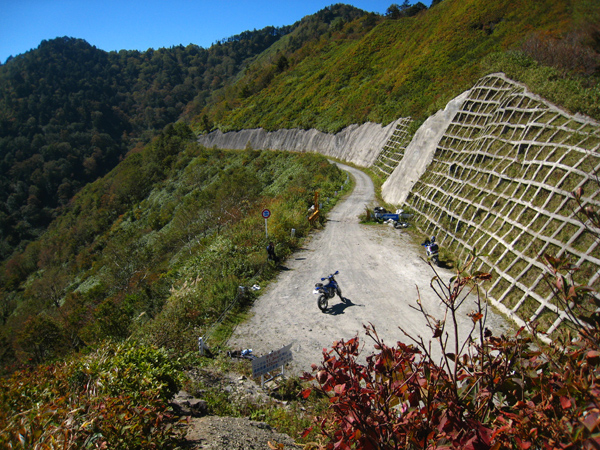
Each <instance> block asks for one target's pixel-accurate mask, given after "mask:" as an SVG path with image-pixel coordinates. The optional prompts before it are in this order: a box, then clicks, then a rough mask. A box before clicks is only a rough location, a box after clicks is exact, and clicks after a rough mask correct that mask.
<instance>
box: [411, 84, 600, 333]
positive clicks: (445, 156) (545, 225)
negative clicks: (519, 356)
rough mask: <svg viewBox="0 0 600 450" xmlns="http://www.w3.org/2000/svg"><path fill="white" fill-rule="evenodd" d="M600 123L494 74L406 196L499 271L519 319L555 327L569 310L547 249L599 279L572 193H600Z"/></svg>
mask: <svg viewBox="0 0 600 450" xmlns="http://www.w3.org/2000/svg"><path fill="white" fill-rule="evenodd" d="M599 146H600V127H599V125H598V123H596V122H593V121H591V120H588V119H586V118H582V117H573V116H569V115H568V114H566V113H564V112H562V111H560V110H559V109H558V108H556V107H554V106H553V105H550V104H549V103H546V102H545V101H544V100H543V99H540V98H539V97H537V96H535V95H533V94H531V93H529V92H528V91H527V90H526V89H525V88H524V87H523V86H521V85H518V84H516V83H514V82H513V81H511V80H509V79H507V78H506V77H504V75H503V74H493V75H489V76H487V77H485V78H482V79H481V80H480V81H479V82H478V84H477V85H476V86H475V87H474V88H473V89H471V92H470V94H469V97H468V99H467V100H466V101H465V102H464V104H463V106H462V108H461V110H459V111H458V113H457V114H456V115H455V116H454V119H453V121H452V123H451V125H450V126H449V127H448V128H447V130H446V133H445V134H444V136H443V137H442V139H441V140H440V142H439V144H438V147H437V149H436V153H435V157H434V159H433V162H432V163H431V165H430V166H429V168H428V170H427V172H426V174H425V175H424V176H423V177H421V179H420V180H419V182H418V183H417V184H416V185H415V187H414V188H413V190H412V191H411V193H410V195H409V197H408V199H407V203H408V205H409V206H410V207H411V208H413V209H414V210H415V211H416V216H415V220H416V225H417V226H418V227H419V228H420V229H422V230H425V231H426V232H427V234H429V235H436V236H437V239H438V240H439V241H440V242H441V245H442V246H443V247H446V248H448V249H449V250H451V251H452V252H453V253H454V254H456V255H458V256H459V260H464V259H465V258H466V256H467V255H468V252H470V251H471V250H472V249H473V248H476V249H477V252H478V253H480V254H482V255H487V256H483V257H482V258H481V259H480V260H479V262H478V264H479V266H478V267H476V269H477V270H483V271H488V272H491V273H492V274H493V282H492V283H493V284H492V285H491V286H490V287H489V289H488V294H489V296H490V299H491V301H492V303H494V304H496V305H497V306H498V307H499V308H500V309H501V310H502V311H504V312H505V313H507V314H509V315H510V316H512V317H513V318H514V319H515V321H516V322H517V323H519V324H521V325H522V324H524V323H527V322H529V321H536V322H537V323H538V325H539V328H538V329H539V330H540V331H547V332H548V333H552V332H553V331H555V330H556V329H557V328H558V327H559V326H560V324H561V322H562V321H563V320H565V316H564V313H563V312H562V311H561V310H560V309H559V308H558V307H557V306H556V305H555V304H554V302H553V298H552V295H551V292H550V289H549V288H548V286H547V284H546V283H545V281H543V280H542V274H543V273H544V271H545V268H544V265H543V264H542V262H541V261H540V259H539V257H540V255H542V254H543V253H549V254H551V255H565V254H566V255H567V256H569V257H570V258H571V261H572V262H573V263H575V264H577V265H578V266H579V267H580V268H581V270H580V273H579V278H578V281H579V282H580V283H587V284H590V285H592V286H595V287H598V285H599V284H600V281H599V277H600V275H599V269H600V249H599V248H598V247H597V246H598V242H596V240H595V239H593V236H592V235H591V234H590V233H589V232H585V227H584V226H583V225H582V224H581V223H580V222H579V221H578V220H577V218H576V217H574V214H573V207H574V202H573V200H572V196H571V193H572V192H573V191H574V190H575V189H576V188H578V187H583V188H584V190H585V195H584V201H585V202H586V203H587V204H592V205H594V206H595V207H596V208H597V207H598V205H600V194H599V192H598V191H599V189H598V182H597V179H596V178H595V177H594V174H597V173H598V170H599V168H600V149H599Z"/></svg>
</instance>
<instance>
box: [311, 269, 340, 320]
mask: <svg viewBox="0 0 600 450" xmlns="http://www.w3.org/2000/svg"><path fill="white" fill-rule="evenodd" d="M338 273H340V272H339V270H336V271H335V273H332V274H331V275H329V276H327V277H325V278H321V281H325V280H327V284H325V285H324V284H323V283H317V284H315V289H314V291H313V294H316V295H318V296H319V298H318V299H317V305H318V306H319V309H320V310H321V311H323V312H325V311H326V310H327V304H328V301H329V299H330V298H333V297H335V294H337V295H338V297H339V298H340V299H341V300H342V301H344V297H342V290H341V289H340V286H339V285H338V284H337V281H335V278H334V276H335V275H337V274H338Z"/></svg>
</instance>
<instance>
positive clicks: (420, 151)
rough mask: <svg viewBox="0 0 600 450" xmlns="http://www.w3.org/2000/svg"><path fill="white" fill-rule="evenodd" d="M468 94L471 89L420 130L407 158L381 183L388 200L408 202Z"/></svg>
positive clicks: (382, 192)
mask: <svg viewBox="0 0 600 450" xmlns="http://www.w3.org/2000/svg"><path fill="white" fill-rule="evenodd" d="M468 96H469V91H465V92H463V93H462V94H461V95H459V96H458V97H455V98H454V99H452V100H451V101H450V102H448V104H447V105H446V108H445V109H444V110H440V111H438V112H437V113H436V114H434V115H433V116H431V117H429V118H428V119H427V120H426V121H425V122H424V123H423V125H421V127H420V128H419V129H418V130H417V132H416V133H415V135H414V137H413V139H412V141H411V142H410V144H408V147H406V150H405V152H404V158H402V161H400V164H399V165H398V167H396V169H395V170H394V171H393V172H392V174H391V175H390V177H389V178H388V179H387V180H386V181H385V183H383V186H382V187H381V195H382V197H383V199H384V200H385V201H386V202H387V203H391V204H394V205H400V204H402V203H404V201H405V200H406V197H407V196H408V194H409V192H410V190H411V188H412V187H413V185H414V184H415V183H416V182H417V180H418V179H419V178H420V177H421V175H423V173H425V170H427V166H428V165H429V163H431V161H432V160H433V155H434V154H435V149H436V148H437V145H438V143H439V142H440V139H441V138H442V136H443V135H444V133H445V132H446V129H447V128H448V125H449V124H450V122H452V119H453V118H454V116H455V115H456V112H457V111H458V110H459V109H460V108H461V107H462V104H463V103H464V101H465V99H466V98H467V97H468Z"/></svg>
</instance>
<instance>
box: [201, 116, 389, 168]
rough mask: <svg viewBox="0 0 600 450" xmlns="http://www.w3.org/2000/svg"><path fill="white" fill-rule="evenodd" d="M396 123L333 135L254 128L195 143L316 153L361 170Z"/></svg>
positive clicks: (348, 129) (218, 133)
mask: <svg viewBox="0 0 600 450" xmlns="http://www.w3.org/2000/svg"><path fill="white" fill-rule="evenodd" d="M399 121H400V119H398V120H396V121H394V122H392V123H390V124H388V125H386V126H382V125H379V124H376V123H370V122H369V123H365V124H362V125H350V126H349V127H346V128H344V129H343V130H342V131H340V132H339V133H336V134H331V133H323V132H321V131H317V130H314V129H311V130H301V129H291V130H278V131H265V130H263V129H262V128H257V129H253V130H241V131H232V132H229V133H222V132H221V131H214V132H212V133H209V134H206V135H202V136H199V137H198V143H200V144H201V145H204V146H205V147H217V148H222V149H232V150H243V149H244V148H246V147H247V146H250V147H252V148H253V149H255V150H287V151H295V152H317V153H321V154H323V155H326V156H331V157H333V158H339V159H343V160H344V161H348V162H351V163H354V164H356V165H358V166H361V167H370V166H371V165H372V164H373V163H374V162H375V160H376V159H377V157H378V156H379V153H380V152H381V149H382V148H383V146H384V145H385V143H386V142H387V140H388V139H389V137H390V136H391V135H392V133H393V132H394V130H395V128H396V125H397V124H398V122H399Z"/></svg>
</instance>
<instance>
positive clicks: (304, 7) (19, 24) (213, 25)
mask: <svg viewBox="0 0 600 450" xmlns="http://www.w3.org/2000/svg"><path fill="white" fill-rule="evenodd" d="M421 1H422V2H423V3H424V4H425V5H427V6H429V5H430V4H431V0H421ZM402 2H403V0H400V1H399V0H396V1H394V0H353V1H346V2H344V1H335V0H333V1H332V0H299V1H296V0H278V1H266V0H238V1H234V0H211V1H207V0H196V1H188V0H144V1H140V0H0V61H1V62H2V63H4V62H5V61H6V59H7V58H8V57H9V56H11V55H12V56H16V55H19V54H21V53H25V52H27V51H29V50H31V49H32V48H36V47H37V46H38V45H39V44H40V42H41V41H42V40H44V39H54V38H55V37H62V36H68V37H74V38H81V39H85V40H86V41H87V42H89V43H90V44H91V45H94V46H96V47H97V48H100V49H102V50H106V51H111V50H117V51H118V50H121V49H125V50H140V51H145V50H148V49H149V48H154V49H157V48H160V47H171V46H174V45H179V44H182V45H184V46H185V45H188V44H196V45H200V46H202V47H205V48H208V47H210V46H211V45H212V44H213V43H214V42H216V41H218V40H220V39H223V38H227V37H230V36H233V35H236V34H239V33H241V32H242V31H246V30H254V29H257V30H259V29H261V28H264V27H266V26H270V25H272V26H277V27H279V26H283V25H292V24H293V23H294V22H296V21H298V20H300V19H302V17H304V16H307V15H309V14H314V13H316V12H317V11H319V10H321V9H323V8H325V7H326V6H329V5H332V4H334V3H346V4H349V5H353V6H356V7H357V8H360V9H364V10H365V11H372V12H377V13H380V14H385V11H386V10H387V8H388V7H389V6H390V5H391V4H392V3H396V4H402ZM416 2H417V0H413V1H409V3H411V4H412V3H416Z"/></svg>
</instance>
